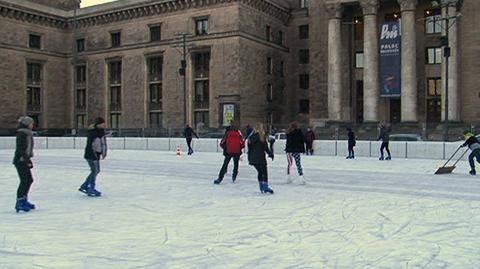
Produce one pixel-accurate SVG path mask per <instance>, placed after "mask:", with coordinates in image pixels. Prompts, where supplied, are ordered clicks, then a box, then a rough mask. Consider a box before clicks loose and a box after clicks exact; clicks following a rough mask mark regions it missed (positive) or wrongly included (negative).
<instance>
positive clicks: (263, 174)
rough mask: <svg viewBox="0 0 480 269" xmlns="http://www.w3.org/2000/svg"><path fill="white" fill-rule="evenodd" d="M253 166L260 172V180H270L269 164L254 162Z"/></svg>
mask: <svg viewBox="0 0 480 269" xmlns="http://www.w3.org/2000/svg"><path fill="white" fill-rule="evenodd" d="M253 167H255V169H257V172H258V182H268V170H267V164H254V165H253Z"/></svg>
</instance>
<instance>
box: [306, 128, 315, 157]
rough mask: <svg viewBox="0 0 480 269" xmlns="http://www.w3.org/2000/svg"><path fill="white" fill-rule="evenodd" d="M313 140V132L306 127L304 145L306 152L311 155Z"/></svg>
mask: <svg viewBox="0 0 480 269" xmlns="http://www.w3.org/2000/svg"><path fill="white" fill-rule="evenodd" d="M313 141H315V133H314V132H313V130H312V129H310V128H308V129H307V132H306V133H305V145H306V146H307V150H306V154H307V155H313Z"/></svg>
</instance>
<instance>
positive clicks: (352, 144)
mask: <svg viewBox="0 0 480 269" xmlns="http://www.w3.org/2000/svg"><path fill="white" fill-rule="evenodd" d="M347 132H348V156H347V159H355V151H353V148H354V147H355V144H356V143H357V142H356V141H355V133H354V132H353V131H352V128H347Z"/></svg>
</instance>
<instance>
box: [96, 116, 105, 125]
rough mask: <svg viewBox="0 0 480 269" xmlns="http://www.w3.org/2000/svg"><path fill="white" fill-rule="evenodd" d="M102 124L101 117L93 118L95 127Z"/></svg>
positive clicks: (103, 120)
mask: <svg viewBox="0 0 480 269" xmlns="http://www.w3.org/2000/svg"><path fill="white" fill-rule="evenodd" d="M102 123H105V119H104V118H102V117H97V118H95V125H99V124H102Z"/></svg>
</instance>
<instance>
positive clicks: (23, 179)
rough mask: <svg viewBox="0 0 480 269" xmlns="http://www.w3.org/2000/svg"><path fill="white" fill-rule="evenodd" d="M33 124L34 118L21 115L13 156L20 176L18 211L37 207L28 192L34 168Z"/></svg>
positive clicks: (26, 210)
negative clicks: (29, 199) (29, 197)
mask: <svg viewBox="0 0 480 269" xmlns="http://www.w3.org/2000/svg"><path fill="white" fill-rule="evenodd" d="M33 124H34V120H33V119H32V118H30V117H21V118H20V119H19V120H18V130H17V139H16V147H15V155H14V157H13V165H15V168H16V169H17V172H18V177H19V178H20V184H19V185H18V189H17V202H16V204H15V210H16V211H17V213H18V212H20V211H25V212H28V211H30V210H32V209H35V205H34V204H31V203H30V202H29V201H28V193H29V191H30V187H31V186H32V183H33V176H32V171H31V170H32V168H33V163H32V158H33V132H32V130H33Z"/></svg>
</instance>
